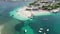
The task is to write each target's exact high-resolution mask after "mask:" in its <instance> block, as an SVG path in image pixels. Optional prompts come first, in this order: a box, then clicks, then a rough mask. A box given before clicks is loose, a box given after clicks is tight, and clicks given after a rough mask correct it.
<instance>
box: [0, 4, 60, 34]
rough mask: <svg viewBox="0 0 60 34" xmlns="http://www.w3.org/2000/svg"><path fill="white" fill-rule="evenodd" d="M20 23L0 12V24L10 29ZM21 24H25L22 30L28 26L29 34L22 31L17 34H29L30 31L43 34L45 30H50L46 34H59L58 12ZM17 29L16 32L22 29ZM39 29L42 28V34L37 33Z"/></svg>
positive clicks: (59, 17)
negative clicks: (5, 24)
mask: <svg viewBox="0 0 60 34" xmlns="http://www.w3.org/2000/svg"><path fill="white" fill-rule="evenodd" d="M7 5H8V4H7ZM22 5H23V4H22ZM20 7H21V5H20ZM5 8H6V7H5ZM15 8H16V7H15ZM15 8H14V9H15ZM9 9H10V8H9ZM14 9H13V10H14ZM5 11H7V10H5ZM8 11H9V10H8ZM8 11H7V12H8ZM11 11H12V10H11ZM44 19H48V20H44ZM20 22H21V21H20V20H17V19H15V18H13V17H10V16H9V14H8V15H7V13H6V12H4V11H3V12H1V14H0V24H4V23H8V24H7V25H8V26H10V27H11V28H13V27H12V26H13V24H15V23H18V24H19V23H20ZM23 22H25V23H23V24H25V26H22V27H23V28H24V27H26V26H27V25H28V26H29V27H28V26H27V29H28V30H29V33H23V31H22V32H20V33H19V34H21V33H22V34H31V33H30V31H32V30H33V31H32V34H43V33H44V32H46V29H47V28H49V29H50V31H49V32H47V34H60V12H59V13H56V14H52V15H48V16H36V17H34V18H33V20H27V21H23ZM21 23H22V22H21ZM19 27H20V26H19ZM19 27H18V30H19V29H21V28H22V27H20V28H19ZM40 27H42V28H44V30H43V33H39V32H38V30H39V28H40ZM29 28H31V30H30V29H29ZM14 30H15V27H14ZM22 30H23V29H22ZM14 34H17V33H16V32H14Z"/></svg>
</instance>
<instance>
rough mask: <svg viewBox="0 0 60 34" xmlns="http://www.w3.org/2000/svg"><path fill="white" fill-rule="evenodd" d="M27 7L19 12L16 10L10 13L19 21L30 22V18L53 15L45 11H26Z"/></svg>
mask: <svg viewBox="0 0 60 34" xmlns="http://www.w3.org/2000/svg"><path fill="white" fill-rule="evenodd" d="M26 8H28V7H27V6H24V7H23V8H20V9H18V10H14V11H12V12H10V15H13V17H14V18H16V19H19V20H28V19H30V17H31V16H32V15H33V16H43V15H50V14H51V13H50V12H48V11H44V10H39V11H26Z"/></svg>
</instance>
